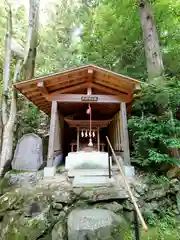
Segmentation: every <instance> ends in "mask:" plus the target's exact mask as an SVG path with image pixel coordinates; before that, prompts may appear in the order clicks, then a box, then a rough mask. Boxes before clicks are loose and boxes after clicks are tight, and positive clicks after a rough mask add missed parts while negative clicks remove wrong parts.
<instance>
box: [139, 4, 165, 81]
mask: <svg viewBox="0 0 180 240" xmlns="http://www.w3.org/2000/svg"><path fill="white" fill-rule="evenodd" d="M139 9H140V18H141V25H142V31H143V38H144V47H145V54H146V62H147V72H148V79H149V81H153V80H154V79H156V78H158V79H160V78H161V79H162V76H163V73H164V66H163V61H162V55H161V51H160V45H159V39H158V35H157V30H156V25H155V20H154V17H153V14H152V12H151V6H150V4H149V1H148V0H139Z"/></svg>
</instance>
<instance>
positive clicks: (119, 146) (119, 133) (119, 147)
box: [117, 114, 121, 151]
mask: <svg viewBox="0 0 180 240" xmlns="http://www.w3.org/2000/svg"><path fill="white" fill-rule="evenodd" d="M117 128H118V151H120V150H121V130H120V120H119V114H118V115H117Z"/></svg>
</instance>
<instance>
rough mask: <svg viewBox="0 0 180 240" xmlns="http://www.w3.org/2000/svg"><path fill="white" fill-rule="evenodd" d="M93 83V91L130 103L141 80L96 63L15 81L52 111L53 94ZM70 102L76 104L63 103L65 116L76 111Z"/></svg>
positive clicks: (35, 101)
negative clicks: (73, 110)
mask: <svg viewBox="0 0 180 240" xmlns="http://www.w3.org/2000/svg"><path fill="white" fill-rule="evenodd" d="M89 83H90V84H91V88H92V94H111V95H118V96H119V97H120V99H121V100H122V101H123V102H126V103H131V102H132V100H133V93H134V91H135V90H136V89H139V88H140V84H141V82H140V81H138V80H136V79H133V78H131V77H128V76H124V75H122V74H118V73H115V72H112V71H109V70H107V69H104V68H101V67H98V66H95V65H86V66H81V67H77V68H73V69H69V70H66V71H63V72H59V73H55V74H51V75H46V76H41V77H38V78H34V79H31V80H27V81H23V82H19V83H16V84H14V87H15V88H16V89H17V90H18V91H19V92H21V93H22V94H23V95H24V96H25V97H26V98H27V99H29V100H30V101H31V102H32V103H33V104H35V105H36V106H37V107H38V108H39V109H40V110H42V111H43V112H45V113H46V114H48V115H50V113H51V101H49V97H52V96H56V95H59V94H62V95H63V94H86V93H87V87H88V86H89V85H88V84H89ZM63 106H64V110H63ZM67 106H69V107H71V108H74V106H75V105H73V104H71V105H68V104H67V103H65V104H64V105H63V104H62V111H64V112H63V114H64V115H65V116H66V115H68V114H70V113H71V112H72V111H71V112H68V111H67ZM76 106H77V105H76ZM114 106H115V105H114ZM69 107H68V108H69ZM71 110H72V109H71Z"/></svg>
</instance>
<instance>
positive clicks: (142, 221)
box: [106, 136, 148, 231]
mask: <svg viewBox="0 0 180 240" xmlns="http://www.w3.org/2000/svg"><path fill="white" fill-rule="evenodd" d="M106 139H107V142H108V144H109V146H110V149H111V151H112V154H113V155H114V159H115V161H116V163H117V165H118V168H119V171H120V173H121V175H122V177H123V180H124V183H125V185H126V187H127V190H128V192H129V196H130V197H131V200H132V202H133V204H134V207H135V210H136V212H137V214H138V217H139V219H140V221H141V224H142V227H143V230H144V231H147V230H148V227H147V225H146V223H145V221H144V218H143V216H142V214H141V212H140V210H139V207H138V205H137V203H136V200H135V198H134V196H133V193H132V191H131V188H130V186H129V184H128V182H127V180H126V177H125V175H124V172H123V170H122V168H121V166H120V164H119V162H118V160H117V157H116V154H115V152H114V150H113V148H112V145H111V143H110V141H109V138H108V136H106Z"/></svg>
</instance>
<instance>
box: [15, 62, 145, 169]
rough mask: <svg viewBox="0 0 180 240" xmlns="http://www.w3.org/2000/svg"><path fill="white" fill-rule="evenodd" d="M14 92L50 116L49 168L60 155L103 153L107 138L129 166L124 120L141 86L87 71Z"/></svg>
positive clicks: (38, 80) (34, 82)
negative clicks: (135, 92) (20, 94)
mask: <svg viewBox="0 0 180 240" xmlns="http://www.w3.org/2000/svg"><path fill="white" fill-rule="evenodd" d="M14 87H15V88H16V89H17V90H18V91H20V92H21V93H22V94H23V95H24V96H25V97H26V98H27V99H29V100H30V101H31V102H32V103H33V104H35V105H36V106H37V107H38V108H39V109H40V110H42V111H43V112H44V113H46V114H48V115H49V116H50V131H49V146H48V157H47V164H48V165H53V161H54V159H55V157H56V155H58V154H63V155H64V156H67V155H68V154H69V153H72V152H80V151H85V152H89V151H95V152H107V142H106V136H108V137H109V139H110V141H111V144H112V146H113V148H114V150H115V151H116V153H118V154H122V157H123V161H124V163H125V165H130V163H131V162H130V151H129V138H128V128H127V114H128V113H129V112H130V111H131V106H132V101H133V94H134V91H135V90H137V89H140V82H139V81H137V80H135V79H133V78H130V77H127V76H124V75H121V74H117V73H114V72H111V71H108V70H106V69H103V68H100V67H97V66H94V65H87V66H82V67H78V68H74V69H70V70H66V71H64V72H60V73H57V74H53V75H48V76H43V77H39V78H36V79H32V80H28V81H24V82H20V83H17V84H15V85H14Z"/></svg>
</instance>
